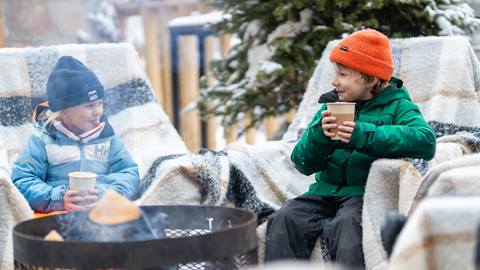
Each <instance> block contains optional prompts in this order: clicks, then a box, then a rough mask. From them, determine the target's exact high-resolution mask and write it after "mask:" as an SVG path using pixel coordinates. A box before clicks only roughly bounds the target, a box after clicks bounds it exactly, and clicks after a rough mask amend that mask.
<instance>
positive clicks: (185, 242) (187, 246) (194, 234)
mask: <svg viewBox="0 0 480 270" xmlns="http://www.w3.org/2000/svg"><path fill="white" fill-rule="evenodd" d="M141 210H142V217H143V219H142V222H141V224H139V223H138V222H134V223H133V224H130V225H131V227H130V228H122V232H121V233H118V227H117V228H115V229H112V230H110V229H109V227H108V226H100V227H101V228H96V227H95V226H87V225H88V224H89V223H91V221H90V220H88V213H87V212H74V213H68V214H63V215H58V216H50V217H45V218H40V219H33V220H28V221H25V222H22V223H20V224H18V225H17V226H15V228H14V230H13V244H14V259H15V269H40V268H42V269H54V268H70V269H106V268H109V269H112V268H113V269H168V270H170V269H205V270H207V269H222V270H223V269H242V268H245V267H246V266H248V265H252V264H255V263H256V262H257V255H256V249H257V240H256V231H255V229H256V225H257V218H256V215H255V214H252V213H250V212H246V211H243V210H239V209H234V208H224V207H207V206H142V207H141ZM122 226H124V225H122ZM142 228H143V229H142ZM145 228H148V229H147V230H144V229H145ZM97 229H99V230H97ZM51 230H56V231H58V232H59V233H60V234H61V235H62V236H63V238H64V239H65V241H47V240H44V238H43V237H44V236H45V235H46V234H48V233H49V232H50V231H51ZM142 230H143V232H142ZM109 231H111V232H112V233H111V234H110V235H109Z"/></svg>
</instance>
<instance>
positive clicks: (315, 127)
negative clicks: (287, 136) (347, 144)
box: [290, 104, 333, 175]
mask: <svg viewBox="0 0 480 270" xmlns="http://www.w3.org/2000/svg"><path fill="white" fill-rule="evenodd" d="M326 107H327V106H326V104H323V106H322V107H321V108H320V110H319V111H318V112H317V113H316V114H315V116H314V117H313V120H312V122H311V123H310V124H309V126H308V128H307V129H306V130H305V132H304V133H303V135H302V137H301V138H300V140H299V141H298V143H297V144H296V145H295V147H294V148H293V151H292V154H291V156H290V159H291V160H292V162H293V164H294V165H295V168H297V170H298V171H299V172H301V173H302V174H305V175H310V174H312V173H315V172H318V171H320V170H322V169H323V168H324V164H325V160H326V159H327V158H328V155H329V154H330V153H331V152H332V151H333V142H332V140H331V139H330V138H329V137H327V136H325V134H324V133H323V129H322V111H324V110H325V109H326Z"/></svg>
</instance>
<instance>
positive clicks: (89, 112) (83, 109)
mask: <svg viewBox="0 0 480 270" xmlns="http://www.w3.org/2000/svg"><path fill="white" fill-rule="evenodd" d="M102 115H103V101H102V100H95V101H92V102H89V103H84V104H80V105H78V106H74V107H70V108H66V109H65V110H63V111H62V112H61V113H60V119H61V121H62V123H63V124H64V125H65V126H66V127H67V128H68V129H69V130H70V131H72V132H73V133H75V134H82V133H83V132H85V131H88V130H91V129H93V128H95V127H97V126H98V125H100V117H102Z"/></svg>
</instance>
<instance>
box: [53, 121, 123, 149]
mask: <svg viewBox="0 0 480 270" xmlns="http://www.w3.org/2000/svg"><path fill="white" fill-rule="evenodd" d="M100 120H101V122H103V123H104V127H103V129H102V130H101V131H100V130H98V131H100V132H99V134H94V137H90V136H86V137H85V138H81V137H79V136H77V137H79V140H76V139H74V138H71V137H70V136H69V135H68V134H65V133H64V132H61V131H60V130H59V129H57V127H56V126H55V125H54V124H50V125H48V127H46V131H47V132H48V135H50V137H52V139H54V140H57V139H58V140H66V141H74V142H78V143H87V142H89V141H91V140H100V139H104V138H107V137H111V136H113V135H114V134H115V132H114V130H113V128H112V126H111V125H110V123H109V122H108V119H107V117H106V116H105V115H103V116H102V117H101V118H100ZM57 126H58V125H57ZM60 129H61V128H60ZM98 131H97V132H98ZM88 135H92V134H88Z"/></svg>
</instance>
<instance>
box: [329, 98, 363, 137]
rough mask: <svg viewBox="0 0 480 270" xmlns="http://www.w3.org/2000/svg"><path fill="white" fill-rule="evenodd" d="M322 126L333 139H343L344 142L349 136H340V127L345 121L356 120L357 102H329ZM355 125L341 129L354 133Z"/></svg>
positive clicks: (344, 131)
mask: <svg viewBox="0 0 480 270" xmlns="http://www.w3.org/2000/svg"><path fill="white" fill-rule="evenodd" d="M322 115H323V119H322V128H323V130H324V133H325V135H326V136H327V137H330V138H331V139H332V140H342V141H344V142H348V140H350V138H348V140H347V141H345V140H346V139H347V138H342V137H341V136H339V135H338V134H337V133H338V127H340V126H343V125H344V122H354V121H355V103H353V102H334V103H327V110H326V111H323V113H322ZM353 128H354V126H353V127H351V126H350V127H349V126H344V127H343V129H342V130H341V131H342V132H343V133H350V134H351V133H352V131H353Z"/></svg>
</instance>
